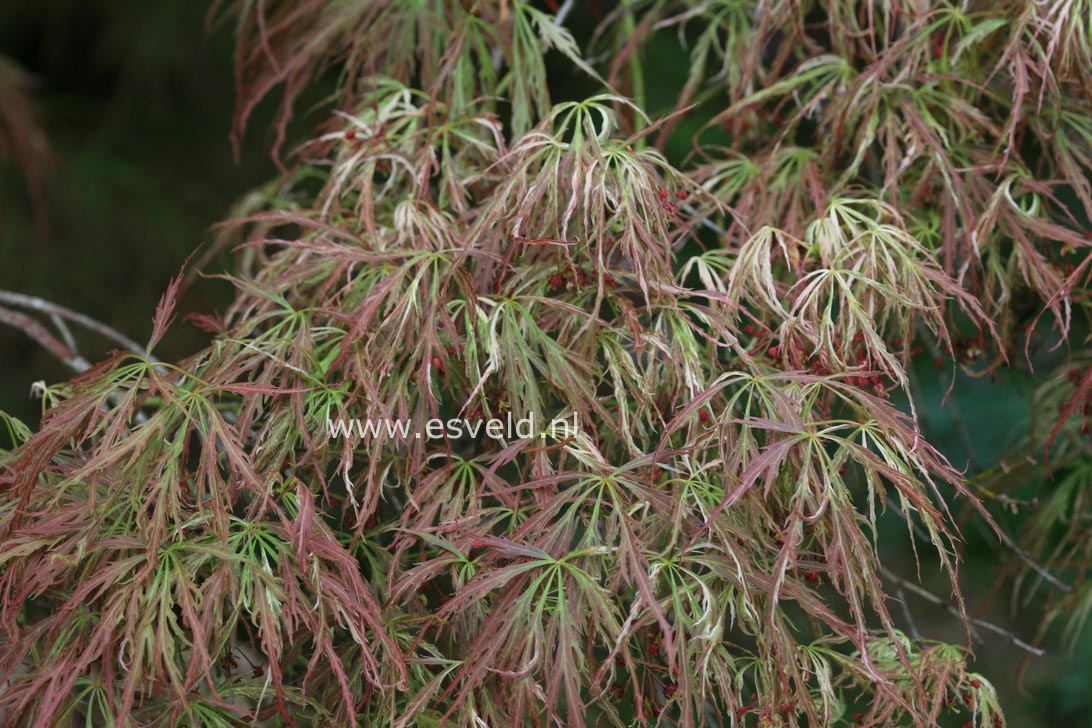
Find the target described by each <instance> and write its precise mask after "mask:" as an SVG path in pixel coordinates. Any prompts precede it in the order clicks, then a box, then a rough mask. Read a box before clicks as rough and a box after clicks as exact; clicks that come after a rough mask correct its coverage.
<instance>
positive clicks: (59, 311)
mask: <svg viewBox="0 0 1092 728" xmlns="http://www.w3.org/2000/svg"><path fill="white" fill-rule="evenodd" d="M0 302H2V303H6V304H8V305H9V306H18V307H20V308H28V309H31V310H33V311H38V312H40V313H43V314H46V315H48V316H51V317H53V316H56V317H59V318H61V319H66V320H68V321H71V322H72V323H75V324H79V325H80V326H82V327H84V328H85V329H87V330H89V331H94V332H95V333H97V334H101V335H102V336H105V337H106V338H107V339H110V340H111V341H113V342H114V343H116V344H120V345H121V346H123V347H124V348H126V349H128V350H129V351H132V352H134V353H136V354H140V355H141V356H144V357H147V356H148V351H147V349H145V348H144V347H143V346H141V345H140V344H138V343H136V342H135V341H133V340H132V339H130V338H129V337H128V336H126V335H125V334H123V333H121V332H120V331H118V330H117V329H115V328H113V327H111V326H108V325H107V324H104V323H102V322H101V321H97V320H96V319H93V318H91V317H90V316H87V315H85V314H82V313H79V312H77V311H73V310H71V309H68V308H65V307H64V306H60V305H57V304H56V303H53V302H51V301H47V300H45V299H44V298H38V297H37V296H28V295H26V294H23V293H14V292H12V291H3V290H0ZM62 335H63V333H62ZM153 361H154V360H153Z"/></svg>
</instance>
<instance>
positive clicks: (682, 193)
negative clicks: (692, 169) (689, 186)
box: [675, 190, 687, 200]
mask: <svg viewBox="0 0 1092 728" xmlns="http://www.w3.org/2000/svg"><path fill="white" fill-rule="evenodd" d="M675 197H678V198H679V199H680V200H685V199H686V198H687V193H686V190H679V191H678V192H676V193H675Z"/></svg>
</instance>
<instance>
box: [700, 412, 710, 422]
mask: <svg viewBox="0 0 1092 728" xmlns="http://www.w3.org/2000/svg"><path fill="white" fill-rule="evenodd" d="M698 419H699V420H701V421H702V422H708V421H709V411H708V410H701V411H699V412H698Z"/></svg>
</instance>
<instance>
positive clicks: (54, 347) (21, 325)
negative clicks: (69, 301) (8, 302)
mask: <svg viewBox="0 0 1092 728" xmlns="http://www.w3.org/2000/svg"><path fill="white" fill-rule="evenodd" d="M0 323H5V324H7V325H9V326H12V327H14V328H16V329H19V330H20V331H22V332H23V333H24V334H26V335H27V336H29V337H30V338H31V339H33V340H34V341H35V342H36V343H37V344H38V345H40V346H41V347H42V348H44V349H45V350H46V351H48V352H49V353H50V354H52V355H53V356H55V357H57V358H58V359H60V360H61V361H62V362H64V364H65V365H66V366H68V367H70V368H72V369H74V370H76V372H77V373H80V372H84V371H87V370H88V369H89V368H90V367H91V364H90V362H88V361H87V360H86V359H84V358H83V357H82V356H80V355H79V354H78V353H77V352H75V351H73V350H72V349H70V348H69V347H68V346H67V345H66V344H65V343H64V342H63V341H61V340H60V339H58V338H57V337H56V336H54V335H53V333H52V332H51V331H50V330H49V329H47V328H46V327H45V326H43V325H42V324H41V323H40V322H38V321H36V320H35V319H33V318H31V317H30V316H27V315H26V314H25V313H20V312H18V311H13V310H11V309H10V308H7V307H6V306H0Z"/></svg>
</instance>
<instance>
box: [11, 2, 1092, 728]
mask: <svg viewBox="0 0 1092 728" xmlns="http://www.w3.org/2000/svg"><path fill="white" fill-rule="evenodd" d="M207 10H208V6H207V4H206V3H204V2H195V1H193V0H155V1H154V2H146V1H143V2H141V1H137V0H79V1H77V0H37V1H36V2H26V1H24V0H17V1H13V0H7V1H6V2H3V3H0V55H3V56H7V57H8V58H10V59H13V60H14V61H16V62H17V63H18V64H19V65H21V66H22V67H23V68H24V69H26V70H27V71H29V72H30V73H31V74H32V76H33V78H34V80H35V84H36V87H35V88H34V89H33V98H34V100H35V102H36V103H37V105H38V111H39V121H40V122H41V123H42V125H43V127H44V129H45V131H46V133H47V135H48V138H49V140H50V143H51V144H52V146H53V150H54V155H55V158H56V163H55V164H54V165H53V166H52V167H50V168H49V169H43V170H42V172H43V174H44V175H45V201H44V208H43V209H42V210H40V212H42V213H44V216H45V218H46V219H47V221H48V229H47V230H43V229H41V228H40V227H38V226H36V224H35V215H34V211H33V209H32V206H31V204H30V199H29V196H28V193H27V187H26V183H25V180H24V178H23V175H22V174H21V172H20V170H19V168H18V166H17V165H16V164H15V163H14V161H13V160H11V159H8V160H0V289H4V290H11V291H18V292H21V293H27V294H33V295H38V296H42V297H44V298H47V299H49V300H52V301H55V302H57V303H59V304H62V305H64V306H67V307H70V308H73V309H75V310H77V311H81V312H84V313H87V314H89V315H91V316H94V317H96V318H98V319H100V320H102V321H104V322H106V323H108V324H110V325H111V326H113V327H115V328H117V329H118V330H120V331H122V332H124V333H126V334H127V335H129V336H130V337H132V338H134V339H136V340H137V341H143V340H145V339H146V337H147V336H148V334H149V333H150V330H151V319H152V313H153V311H154V308H155V304H156V302H157V300H158V299H159V297H160V295H161V294H162V292H163V290H164V288H165V287H166V285H167V283H168V281H169V280H170V279H171V278H172V277H173V276H174V275H176V274H177V273H178V271H179V270H180V268H181V266H182V264H183V262H184V261H185V259H186V258H187V256H188V255H190V253H191V252H193V251H194V249H195V248H196V247H197V246H199V245H200V244H202V243H203V242H207V241H208V240H209V239H210V237H211V233H210V226H212V225H214V224H215V223H217V222H218V221H220V220H222V219H223V218H224V217H225V216H226V215H227V212H228V210H229V208H230V207H231V205H232V204H233V203H234V202H235V201H236V200H237V199H239V198H240V197H241V196H242V195H244V194H245V193H246V192H247V190H248V189H250V188H251V187H253V186H255V185H257V184H260V183H262V182H264V181H266V180H268V179H270V178H271V177H272V176H274V175H275V174H276V168H275V167H274V165H273V163H272V161H271V160H270V156H269V148H270V145H271V143H272V134H271V132H270V131H269V127H270V120H271V117H272V113H273V111H274V108H273V107H274V104H275V100H273V101H270V100H267V101H266V102H265V103H264V104H263V105H262V106H261V107H260V108H259V110H258V113H257V114H256V116H255V117H254V119H253V120H252V122H251V124H250V127H249V130H248V134H247V136H246V138H245V139H244V143H243V146H242V149H241V155H240V159H239V160H238V162H236V161H235V160H233V156H232V150H231V146H230V144H229V141H228V132H229V129H230V123H231V114H232V108H233V101H234V91H233V80H232V78H233V77H232V62H231V54H232V29H231V28H230V26H224V27H210V26H209V25H208V23H207V22H206V21H207V18H206V13H207ZM591 20H592V18H591V17H590V16H589V14H588V13H587V12H586V11H578V12H577V14H576V16H575V18H574V20H573V21H572V22H573V23H574V25H575V26H576V27H577V28H578V31H579V30H580V29H584V30H583V31H582V32H584V33H585V34H586V29H587V28H589V27H590V25H591V23H590V21H591ZM648 53H649V55H650V57H648V58H646V59H645V61H646V64H648V65H647V66H646V67H652V68H655V69H656V73H650V74H648V83H649V87H648V89H647V92H648V102H649V106H650V108H651V110H652V111H656V110H659V109H660V108H667V107H670V106H671V104H672V103H673V101H674V98H675V95H676V94H677V90H678V89H679V88H681V86H682V84H683V83H684V82H685V79H686V74H687V72H688V61H687V57H686V54H685V52H684V50H683V49H682V48H681V47H680V46H679V44H678V42H677V40H676V38H675V36H674V35H673V34H664V36H663V37H662V38H658V39H657V42H656V43H654V44H652V45H651V46H650V49H649V51H648ZM559 68H566V66H559ZM552 81H553V82H555V83H558V84H561V85H562V86H564V88H559V89H557V90H558V91H559V92H560V93H559V95H576V94H579V93H582V92H583V91H584V90H585V89H583V85H584V84H585V83H586V81H585V80H584V79H578V78H575V77H571V76H566V75H565V74H564V73H562V74H555V75H554V76H553V77H552ZM314 98H318V96H317V95H315V97H314ZM308 108H309V107H308V106H307V105H306V104H305V105H303V106H301V107H300V108H299V109H297V112H298V114H297V116H298V119H297V121H296V122H295V126H294V127H292V129H291V133H290V135H289V140H290V143H289V145H288V148H291V146H292V145H291V140H292V139H299V138H301V137H302V135H303V134H304V133H305V132H306V130H307V129H308V128H309V127H311V126H312V125H313V124H315V123H317V122H318V121H319V120H320V119H321V112H320V111H315V112H312V113H310V114H307V113H305V112H306V110H307V109H308ZM653 115H655V114H653ZM700 125H701V120H700V119H697V118H695V119H691V120H688V121H687V122H686V123H685V124H684V125H683V126H682V127H681V128H680V129H679V131H678V132H677V133H676V134H675V135H674V136H673V138H672V142H671V144H670V146H669V149H668V152H669V156H670V157H672V159H673V161H681V159H682V158H683V157H684V156H686V155H687V153H689V151H690V139H689V135H690V134H692V133H694V132H695V131H696V130H697V129H698V128H700ZM225 265H226V257H225V256H223V255H222V256H221V258H220V259H218V260H215V261H213V262H212V264H211V265H210V266H208V269H209V270H210V271H213V272H215V271H217V270H222V269H223V268H224V266H225ZM230 296H231V290H230V287H229V286H228V285H227V284H226V283H223V282H222V281H217V280H208V279H205V280H199V281H197V282H196V283H195V284H194V285H193V286H192V287H191V288H190V289H188V290H187V291H186V293H185V295H184V296H183V298H182V300H181V302H180V313H185V312H186V311H204V312H210V311H213V310H216V309H222V308H223V307H224V306H225V305H226V304H227V302H228V301H229V300H230ZM204 339H205V336H204V334H202V333H201V332H200V331H199V330H197V329H196V328H195V327H193V326H191V325H189V324H187V323H185V322H184V321H179V323H178V324H177V325H176V326H175V327H174V328H173V330H172V331H171V333H170V335H169V336H168V338H167V340H166V341H165V342H164V344H163V346H162V347H161V348H160V349H159V351H158V353H159V355H160V356H161V357H164V358H173V357H178V356H183V355H185V354H188V353H190V352H192V351H194V350H196V349H197V348H199V347H200V346H201V345H202V342H203V341H204ZM80 340H81V344H82V353H83V354H84V356H86V357H87V358H88V359H90V360H92V361H94V360H97V359H98V358H100V357H101V356H102V355H103V354H104V353H105V352H106V351H108V350H109V349H110V348H112V346H111V345H109V344H108V343H107V342H104V341H101V340H97V339H95V338H94V337H82V338H81V339H80ZM69 375H70V372H69V371H68V370H66V369H65V368H64V367H63V366H62V365H61V364H60V363H58V362H57V361H56V360H54V359H53V358H52V357H50V356H49V355H48V354H46V353H45V352H44V351H42V350H41V349H40V348H39V347H38V346H37V345H36V344H34V343H32V342H31V341H30V340H29V339H28V338H27V337H26V336H24V335H23V334H22V333H21V332H19V331H16V330H14V329H11V328H7V327H2V326H0V409H3V410H5V411H7V412H9V413H11V414H13V415H15V416H17V417H19V418H21V419H23V420H24V421H26V422H28V424H31V425H32V426H33V425H34V424H36V423H37V421H38V416H39V414H40V404H39V403H37V402H34V401H33V400H32V399H31V398H30V396H29V393H30V387H31V384H32V382H34V381H36V380H46V381H47V382H57V381H61V380H63V379H65V378H67V377H68V376H69ZM949 378H950V372H948V371H947V370H944V371H937V370H935V369H934V368H933V366H932V363H931V361H928V360H923V361H922V362H919V366H918V367H917V370H916V385H917V386H918V388H919V391H920V393H921V397H920V400H921V401H920V402H919V407H920V409H921V413H922V415H923V416H924V418H925V427H926V430H927V433H926V434H927V437H928V438H929V439H930V441H932V442H933V443H934V444H936V445H938V446H939V447H940V448H941V449H942V450H944V451H945V452H946V454H947V455H948V456H949V457H950V458H951V459H952V461H953V463H955V464H956V465H957V466H959V467H963V466H964V464H966V466H967V467H968V469H969V472H971V473H973V472H974V471H975V470H976V469H977V468H978V467H980V466H981V464H983V463H986V464H988V463H993V462H996V461H997V459H998V458H1000V457H1003V456H1004V454H1005V453H1006V447H1007V446H1008V444H1009V443H1010V442H1011V441H1012V439H1011V438H1012V437H1014V435H1015V434H1016V432H1017V431H1018V428H1019V426H1020V423H1021V421H1022V420H1023V418H1024V414H1025V411H1026V401H1027V396H1028V393H1029V390H1030V387H1031V384H1030V381H1029V378H1028V376H1027V375H1026V374H1024V373H1022V372H1021V371H1016V372H1015V373H1013V374H1011V375H1008V376H1006V377H1004V378H1003V380H1002V381H999V382H998V381H984V380H971V379H968V378H965V377H961V378H960V379H959V380H958V381H957V382H956V386H955V388H954V390H953V394H952V395H951V396H950V397H949V399H948V401H947V403H945V406H943V407H942V401H943V396H944V393H945V391H946V390H947V388H948V384H949ZM953 406H954V408H955V411H956V412H957V413H958V419H953V416H952V415H953ZM957 421H960V422H961V423H962V424H961V426H957V425H956V422H957ZM972 458H973V459H972ZM884 524H885V529H884V530H883V531H882V533H881V541H883V542H884V543H885V546H884V548H886V549H888V552H887V553H889V554H891V555H892V556H894V558H892V559H891V561H890V562H889V566H891V567H892V568H893V569H895V570H897V571H899V572H900V573H902V574H903V575H905V576H912V575H913V573H914V563H913V557H912V554H911V553H910V551H909V549H907V548H906V543H907V542H906V538H905V533H904V528H903V527H902V526H901V524H899V523H898V522H897V519H895V518H894V517H893V516H891V515H890V514H889V515H888V516H885V517H884ZM1008 525H1009V526H1010V528H1011V527H1015V525H1016V524H1015V523H1009V524H1008ZM964 533H965V536H966V537H967V539H968V541H969V544H968V549H967V552H966V553H967V557H966V563H965V564H964V566H963V583H964V588H965V591H966V592H967V593H969V594H976V595H984V594H987V593H988V592H989V591H990V588H991V587H992V586H993V581H994V577H995V575H996V573H997V571H998V568H999V567H1000V565H1001V564H1002V562H1003V559H1005V558H1008V557H1007V556H1006V555H1005V554H1003V553H999V551H998V549H997V548H996V547H995V546H994V545H992V544H991V543H990V542H989V541H988V540H987V539H986V538H985V536H984V529H983V528H982V527H981V524H980V522H979V520H978V519H976V518H968V519H967V520H966V522H965V526H964ZM923 578H924V579H925V580H926V582H927V583H931V584H932V585H933V587H934V589H935V590H937V591H940V590H941V589H942V585H943V579H941V578H938V575H937V574H936V573H935V569H934V568H933V567H932V565H931V564H923ZM970 606H971V607H975V606H977V604H974V603H972V604H971V605H970ZM911 607H912V610H913V613H914V615H915V618H916V622H917V624H918V627H919V628H920V629H921V630H922V632H923V633H925V635H926V636H929V637H934V638H938V639H947V640H950V641H953V642H957V643H959V642H961V641H962V640H963V634H962V631H961V629H960V627H959V625H958V623H957V622H956V620H955V619H953V618H951V617H950V616H949V615H948V614H947V613H946V612H944V611H943V610H940V609H938V608H937V607H935V606H932V605H929V604H928V603H926V602H923V601H921V600H918V599H916V598H914V597H911ZM1008 607H1009V600H1008V591H1007V589H1003V590H1001V591H1000V592H999V593H998V594H997V595H996V596H995V598H994V599H993V601H992V602H991V604H990V606H989V607H988V608H986V609H985V611H984V612H983V616H985V617H988V618H989V619H991V620H993V621H995V622H997V623H999V624H1004V625H1005V626H1006V627H1008V628H1010V629H1012V630H1013V631H1015V632H1016V633H1018V634H1019V635H1021V636H1022V637H1025V638H1029V637H1031V636H1033V635H1034V632H1035V629H1036V626H1037V624H1038V619H1039V617H1040V614H1039V611H1038V610H1037V608H1036V605H1035V604H1032V605H1030V607H1028V608H1027V609H1026V610H1025V611H1023V612H1021V613H1020V614H1019V615H1018V616H1013V614H1012V613H1010V611H1009V608H1008ZM892 609H893V611H894V612H895V613H896V614H897V613H898V608H897V607H896V606H895V605H892ZM1088 632H1089V631H1088V630H1086V635H1085V636H1084V637H1083V638H1082V639H1081V640H1079V642H1078V644H1077V646H1076V648H1075V650H1074V651H1073V652H1072V653H1067V652H1066V651H1065V650H1064V649H1062V648H1060V647H1059V644H1058V642H1057V640H1054V641H1052V642H1051V643H1050V644H1049V645H1048V646H1049V649H1050V653H1049V656H1048V657H1046V658H1043V659H1037V660H1034V661H1032V662H1031V663H1030V664H1029V665H1028V666H1027V672H1026V676H1025V683H1024V688H1025V690H1026V692H1025V693H1021V692H1019V691H1017V689H1016V686H1015V682H1014V676H1015V674H1016V672H1017V668H1018V666H1019V663H1020V661H1021V660H1022V659H1023V657H1024V655H1023V653H1022V652H1020V651H1019V650H1017V649H1016V648H1014V647H1012V646H1010V645H1008V644H1007V643H1006V642H1005V641H1004V640H1003V639H1000V638H997V639H995V638H990V640H989V643H988V644H987V645H984V646H983V645H980V646H978V647H977V648H976V650H977V653H978V658H979V659H978V661H977V663H976V665H975V668H976V669H977V670H979V671H980V672H982V673H984V674H985V675H986V676H987V677H989V678H990V679H991V680H993V681H994V684H995V685H996V686H997V688H998V690H999V692H1000V693H1001V695H1002V702H1003V704H1004V705H1005V706H1006V709H1007V711H1008V713H1009V717H1010V720H1011V725H1013V726H1058V727H1064V726H1073V727H1075V728H1076V727H1087V726H1092V717H1090V716H1092V636H1090V635H1089V634H1088Z"/></svg>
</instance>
